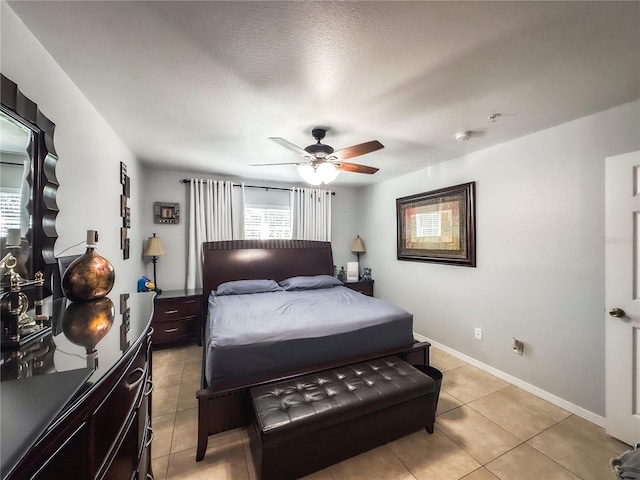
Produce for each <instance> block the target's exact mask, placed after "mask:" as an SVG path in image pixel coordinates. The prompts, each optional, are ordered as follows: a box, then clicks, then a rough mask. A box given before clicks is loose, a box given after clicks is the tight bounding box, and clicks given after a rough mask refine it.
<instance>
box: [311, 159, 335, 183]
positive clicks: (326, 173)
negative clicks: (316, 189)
mask: <svg viewBox="0 0 640 480" xmlns="http://www.w3.org/2000/svg"><path fill="white" fill-rule="evenodd" d="M339 174H340V170H338V169H337V168H336V166H335V165H334V164H333V163H329V162H323V163H321V164H320V165H318V167H317V168H316V175H318V176H319V177H320V179H321V180H322V183H324V184H327V183H330V182H333V181H334V180H335V179H336V178H337V177H338V175H339Z"/></svg>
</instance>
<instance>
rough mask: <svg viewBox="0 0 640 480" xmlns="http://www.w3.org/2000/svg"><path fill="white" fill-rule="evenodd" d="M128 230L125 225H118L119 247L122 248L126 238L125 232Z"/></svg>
mask: <svg viewBox="0 0 640 480" xmlns="http://www.w3.org/2000/svg"><path fill="white" fill-rule="evenodd" d="M128 233H129V231H128V230H127V229H126V228H125V227H120V248H121V249H124V244H125V243H126V242H125V241H126V240H127V234H128Z"/></svg>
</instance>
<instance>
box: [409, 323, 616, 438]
mask: <svg viewBox="0 0 640 480" xmlns="http://www.w3.org/2000/svg"><path fill="white" fill-rule="evenodd" d="M413 336H414V338H415V339H416V340H419V341H421V342H429V343H430V344H431V345H433V346H434V347H436V348H438V349H440V350H442V351H443V352H446V353H448V354H449V355H452V356H454V357H456V358H459V359H460V360H464V361H465V362H467V363H468V364H470V365H473V366H474V367H477V368H479V369H480V370H484V371H485V372H487V373H490V374H491V375H494V376H496V377H498V378H500V379H502V380H504V381H505V382H509V383H511V384H513V385H515V386H516V387H519V388H521V389H523V390H525V391H527V392H529V393H532V394H534V395H536V396H538V397H540V398H542V399H543V400H546V401H548V402H551V403H553V404H554V405H557V406H558V407H561V408H564V409H565V410H567V411H569V412H571V413H573V414H575V415H577V416H579V417H581V418H584V419H585V420H588V421H589V422H591V423H594V424H596V425H598V426H599V427H602V428H606V421H605V418H604V417H602V416H600V415H597V414H595V413H593V412H590V411H589V410H587V409H585V408H582V407H580V406H578V405H576V404H574V403H571V402H569V401H567V400H565V399H563V398H560V397H558V396H556V395H554V394H552V393H549V392H547V391H546V390H542V389H541V388H538V387H536V386H535V385H531V384H530V383H527V382H525V381H524V380H520V379H519V378H516V377H514V376H513V375H509V374H508V373H505V372H503V371H502V370H498V369H497V368H494V367H492V366H490V365H487V364H486V363H482V362H480V361H478V360H476V359H475V358H472V357H470V356H468V355H465V354H464V353H460V352H458V351H457V350H454V349H453V348H449V347H447V346H446V345H442V344H441V343H439V342H436V341H435V340H431V339H430V338H427V337H425V336H424V335H420V334H418V333H415V332H414V333H413Z"/></svg>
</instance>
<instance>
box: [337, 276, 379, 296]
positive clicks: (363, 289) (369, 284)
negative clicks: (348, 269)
mask: <svg viewBox="0 0 640 480" xmlns="http://www.w3.org/2000/svg"><path fill="white" fill-rule="evenodd" d="M344 286H345V287H347V288H350V289H351V290H355V291H356V292H360V293H362V294H364V295H369V296H370V297H373V280H359V281H357V282H344Z"/></svg>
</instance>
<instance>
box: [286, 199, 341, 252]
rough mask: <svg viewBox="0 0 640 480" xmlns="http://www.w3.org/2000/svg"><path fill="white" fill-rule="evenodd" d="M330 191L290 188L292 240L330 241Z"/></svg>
mask: <svg viewBox="0 0 640 480" xmlns="http://www.w3.org/2000/svg"><path fill="white" fill-rule="evenodd" d="M331 196H332V195H331V191H330V190H320V189H317V188H297V187H296V188H292V189H291V193H290V199H291V233H292V238H293V239H294V240H320V241H324V242H330V241H331Z"/></svg>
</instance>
